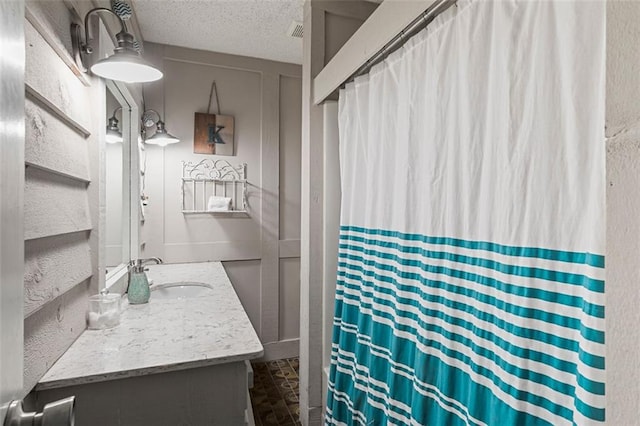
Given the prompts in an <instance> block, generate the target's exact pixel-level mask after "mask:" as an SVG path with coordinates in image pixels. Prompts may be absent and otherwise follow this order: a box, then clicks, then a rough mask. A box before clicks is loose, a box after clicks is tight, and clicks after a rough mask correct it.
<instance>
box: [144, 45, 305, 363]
mask: <svg viewBox="0 0 640 426" xmlns="http://www.w3.org/2000/svg"><path fill="white" fill-rule="evenodd" d="M145 47H146V50H145V54H146V55H147V56H148V57H149V58H150V59H151V60H153V61H154V63H155V64H156V65H157V66H159V67H160V68H161V69H162V70H163V72H164V73H165V77H164V79H163V80H162V81H160V82H157V83H152V84H149V85H147V86H145V101H146V106H147V108H153V109H155V110H157V111H158V112H160V114H163V115H164V119H165V122H166V126H167V129H168V131H169V132H170V133H172V134H174V135H175V136H177V137H178V138H180V140H181V142H180V143H178V144H175V145H169V146H167V147H165V148H164V149H162V148H160V147H156V146H147V147H146V155H147V171H146V174H145V180H146V191H145V193H146V194H147V195H148V196H149V205H148V207H147V208H146V212H145V216H146V218H145V221H144V224H143V226H142V241H143V243H144V246H143V256H144V257H148V256H159V257H161V258H163V260H164V261H165V262H168V263H178V262H201V261H208V260H222V261H225V268H226V269H227V272H228V274H229V276H230V278H231V282H232V283H233V285H234V287H235V289H236V292H237V293H238V295H239V297H240V300H241V301H242V304H243V306H244V307H245V309H246V310H247V313H248V314H249V318H250V319H251V322H252V324H253V326H254V327H255V329H256V331H257V332H258V334H259V335H260V337H261V339H262V342H263V343H264V344H265V356H266V357H276V358H277V357H279V356H292V355H296V354H297V352H298V350H297V339H298V336H299V332H298V330H299V306H300V304H299V256H300V254H299V244H300V242H299V239H300V184H299V176H300V125H301V124H300V108H301V107H300V105H301V79H300V74H301V69H300V66H298V65H292V64H284V63H279V62H272V61H265V60H261V59H254V58H246V57H241V56H233V55H225V54H219V53H213V52H205V51H199V50H192V49H185V48H179V47H173V46H164V45H159V44H152V43H147V44H146V45H145ZM213 80H215V81H216V86H217V91H218V95H219V99H220V108H221V112H222V113H223V114H228V115H233V116H234V118H235V137H234V139H235V154H236V155H234V156H217V155H201V154H194V153H193V132H194V130H193V127H194V113H196V112H207V102H208V101H209V93H210V88H211V83H212V81H213ZM214 104H215V102H214ZM212 112H216V106H215V105H212ZM204 158H211V159H214V160H215V159H225V160H227V161H229V162H230V163H231V164H232V165H238V164H240V163H243V162H246V163H247V179H248V181H249V182H250V186H249V194H248V201H249V212H250V214H249V215H248V216H247V217H237V216H233V217H224V216H221V215H211V214H196V215H184V214H183V213H182V212H181V208H182V207H181V193H180V188H181V187H180V184H181V180H180V178H181V173H182V168H181V167H182V166H181V161H192V162H198V161H200V160H202V159H204Z"/></svg>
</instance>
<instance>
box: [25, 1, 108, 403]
mask: <svg viewBox="0 0 640 426" xmlns="http://www.w3.org/2000/svg"><path fill="white" fill-rule="evenodd" d="M26 16H27V18H28V19H27V20H26V21H25V39H26V75H25V85H26V93H27V98H26V105H25V121H26V141H25V167H26V171H25V188H24V200H25V204H24V226H25V229H24V239H25V241H24V244H25V271H24V313H25V319H24V321H25V323H24V344H25V347H24V356H25V360H24V390H25V392H28V391H29V390H30V389H32V388H33V386H34V385H35V384H36V383H37V381H38V380H39V379H40V377H41V376H42V375H43V374H44V373H45V372H46V371H47V369H48V368H49V367H51V365H52V364H53V363H54V362H55V361H56V360H57V359H58V358H59V357H60V355H62V353H64V351H65V350H66V349H67V348H68V347H69V346H70V345H71V344H72V343H73V342H74V340H75V339H76V338H77V337H78V335H79V334H80V333H81V332H82V331H83V330H84V329H85V313H86V308H87V301H86V299H87V297H88V295H89V294H90V293H95V292H96V291H97V288H98V270H97V268H98V252H99V247H98V238H97V235H96V232H95V230H96V227H97V223H98V217H99V216H98V215H99V191H98V184H97V182H98V176H99V175H98V172H99V151H98V131H99V129H100V124H101V123H102V122H103V118H102V117H100V113H101V112H102V111H103V110H104V105H103V104H104V90H105V89H104V84H103V83H102V82H100V81H99V80H98V79H94V78H91V77H86V76H84V77H83V76H81V77H79V76H78V75H76V73H74V72H73V70H72V69H71V68H70V66H69V64H71V63H72V61H71V54H70V53H69V49H70V36H69V26H70V24H71V20H72V13H71V11H70V10H69V9H68V8H67V6H66V5H65V4H64V3H63V1H62V0H59V1H46V2H34V1H29V2H27V12H26ZM65 55H68V57H65Z"/></svg>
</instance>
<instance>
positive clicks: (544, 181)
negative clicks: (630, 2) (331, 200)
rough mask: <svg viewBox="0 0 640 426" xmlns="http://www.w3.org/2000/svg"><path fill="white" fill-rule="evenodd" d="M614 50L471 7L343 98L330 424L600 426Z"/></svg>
mask: <svg viewBox="0 0 640 426" xmlns="http://www.w3.org/2000/svg"><path fill="white" fill-rule="evenodd" d="M604 48H605V3H604V1H515V0H503V1H480V0H476V1H469V0H459V1H458V4H457V6H454V7H452V8H451V9H449V10H448V11H446V12H445V13H444V14H442V15H441V16H440V17H438V18H437V19H436V20H435V21H434V22H433V23H432V24H431V25H430V26H429V27H428V28H427V29H426V30H424V31H423V32H421V33H420V34H418V35H417V36H415V37H413V38H412V39H411V40H409V41H408V42H407V43H406V44H405V45H404V46H403V47H402V48H401V49H400V50H399V51H397V52H395V53H393V54H392V55H391V56H390V57H389V58H388V59H387V60H386V61H385V62H384V63H382V64H380V65H377V66H376V67H374V69H373V70H372V71H371V72H370V73H369V75H366V76H363V77H359V78H357V79H356V81H355V82H354V83H351V84H348V85H347V87H346V88H345V89H344V90H342V91H341V93H340V113H339V122H340V147H341V148H340V149H341V151H340V154H341V178H342V214H341V232H340V249H339V270H338V285H337V296H336V315H335V321H334V342H333V351H332V365H331V373H330V383H329V395H328V403H327V412H326V423H327V424H346V425H355V424H362V425H386V424H414V425H415V424H424V425H456V424H472V425H565V424H566V425H571V424H578V425H583V424H592V423H600V422H602V421H604V382H605V374H604V252H605V151H604V66H605V57H604V52H605V50H604Z"/></svg>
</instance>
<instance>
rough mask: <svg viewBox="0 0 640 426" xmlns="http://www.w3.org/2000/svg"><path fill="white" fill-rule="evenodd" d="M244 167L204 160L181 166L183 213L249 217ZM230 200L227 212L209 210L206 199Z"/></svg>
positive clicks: (184, 162)
mask: <svg viewBox="0 0 640 426" xmlns="http://www.w3.org/2000/svg"><path fill="white" fill-rule="evenodd" d="M248 184H249V183H248V181H247V163H242V164H239V165H237V166H232V165H231V164H230V163H229V162H228V161H227V160H212V159H209V158H206V159H204V160H202V161H200V162H197V163H195V162H191V161H183V162H182V191H181V193H182V213H184V214H194V213H208V214H223V215H224V214H232V213H246V214H248V210H247V208H248V204H247V186H248ZM211 196H214V197H225V198H230V199H231V203H230V208H229V210H224V211H219V210H215V211H212V210H209V209H208V200H209V197H211Z"/></svg>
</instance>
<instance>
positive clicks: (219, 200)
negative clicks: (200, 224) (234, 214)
mask: <svg viewBox="0 0 640 426" xmlns="http://www.w3.org/2000/svg"><path fill="white" fill-rule="evenodd" d="M230 210H231V198H229V197H216V196H215V195H212V196H211V197H209V202H208V203H207V211H209V212H228V211H230Z"/></svg>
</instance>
